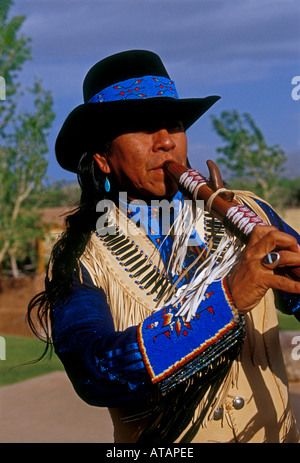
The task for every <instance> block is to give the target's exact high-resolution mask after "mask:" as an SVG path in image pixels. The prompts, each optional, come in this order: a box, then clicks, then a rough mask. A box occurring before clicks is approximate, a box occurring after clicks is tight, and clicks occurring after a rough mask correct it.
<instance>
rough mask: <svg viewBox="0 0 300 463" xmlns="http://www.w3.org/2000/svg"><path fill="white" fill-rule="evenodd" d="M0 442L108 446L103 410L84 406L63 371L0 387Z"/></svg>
mask: <svg viewBox="0 0 300 463" xmlns="http://www.w3.org/2000/svg"><path fill="white" fill-rule="evenodd" d="M0 416H1V420H0V443H94V442H95V443H103V442H104V443H111V442H113V427H112V423H111V419H110V414H109V412H108V410H107V409H105V408H98V407H91V406H89V405H87V404H85V403H84V402H83V401H82V400H81V399H80V398H79V397H78V396H77V395H76V393H75V391H74V389H73V387H72V385H71V383H70V381H69V379H68V378H67V376H66V374H65V373H64V372H61V371H60V372H58V371H57V372H54V373H50V374H48V375H44V376H40V377H38V378H34V379H28V380H26V381H23V382H21V383H16V384H13V385H10V386H3V387H1V388H0Z"/></svg>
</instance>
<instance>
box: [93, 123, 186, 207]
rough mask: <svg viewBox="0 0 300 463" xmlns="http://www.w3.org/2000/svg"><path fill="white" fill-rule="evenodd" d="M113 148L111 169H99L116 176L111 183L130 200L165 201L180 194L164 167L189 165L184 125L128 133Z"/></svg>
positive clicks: (159, 126) (159, 125)
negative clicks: (176, 163) (168, 164)
mask: <svg viewBox="0 0 300 463" xmlns="http://www.w3.org/2000/svg"><path fill="white" fill-rule="evenodd" d="M111 148H112V151H111V154H110V155H109V156H108V157H107V158H106V161H107V165H106V166H104V167H103V164H101V165H100V164H99V162H98V165H99V167H100V168H101V170H102V171H103V172H105V173H106V174H110V173H111V174H112V176H111V181H116V182H117V183H118V184H119V190H120V191H127V195H128V198H129V199H143V198H145V199H147V198H149V199H150V198H162V197H168V196H172V195H174V194H175V193H176V192H177V190H178V186H177V185H176V183H175V182H174V180H173V179H170V177H168V175H167V174H166V173H165V172H164V170H163V168H162V166H163V164H164V162H165V161H170V160H173V161H176V162H178V163H180V164H182V165H184V166H185V165H186V157H187V138H186V135H185V132H184V129H183V126H182V123H181V122H178V121H175V122H174V121H170V122H164V123H160V124H158V125H156V126H154V127H152V128H147V130H144V129H143V130H139V131H136V132H130V133H124V134H122V135H119V136H118V137H116V138H115V139H114V140H113V142H112V146H111ZM96 156H97V155H96ZM95 159H96V161H97V158H95Z"/></svg>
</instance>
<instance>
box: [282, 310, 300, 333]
mask: <svg viewBox="0 0 300 463" xmlns="http://www.w3.org/2000/svg"><path fill="white" fill-rule="evenodd" d="M277 316H278V324H279V329H280V330H282V331H300V322H299V321H298V320H297V319H296V318H295V317H294V315H285V314H283V313H281V312H279V311H278V312H277Z"/></svg>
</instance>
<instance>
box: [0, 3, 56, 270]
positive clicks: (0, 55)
mask: <svg viewBox="0 0 300 463" xmlns="http://www.w3.org/2000/svg"><path fill="white" fill-rule="evenodd" d="M11 5H12V1H11V0H3V1H1V2H0V18H1V26H0V37H1V43H2V48H1V50H0V75H2V76H3V77H4V79H5V83H6V100H5V101H2V102H1V105H2V106H1V110H0V265H1V264H2V263H3V261H4V260H5V259H9V261H10V265H11V269H12V271H13V274H14V276H18V266H17V260H18V259H24V256H25V255H26V253H28V249H29V248H30V247H31V246H32V243H33V241H34V239H35V238H37V237H38V236H41V234H42V228H41V224H40V223H39V215H38V212H37V206H38V204H37V203H35V204H34V203H33V201H32V199H31V197H32V196H35V197H37V195H36V192H37V191H38V190H40V189H41V188H42V181H43V178H44V177H45V174H46V169H47V165H48V162H47V158H46V155H47V153H48V146H47V135H48V131H49V129H50V127H51V124H52V121H53V119H54V113H53V111H52V104H53V102H52V97H51V94H50V92H49V91H45V90H44V89H43V88H42V83H41V81H39V80H36V81H35V82H34V83H33V85H32V87H31V88H29V89H25V90H23V91H22V92H21V91H20V83H19V82H18V81H17V77H18V74H19V73H20V71H21V70H22V66H23V64H24V63H25V62H26V61H27V60H28V59H30V57H31V50H30V46H29V42H30V39H26V38H24V37H23V36H22V35H21V33H20V29H21V26H22V24H23V21H24V17H23V16H16V17H13V18H11V19H9V17H8V16H9V9H10V7H11ZM23 93H26V98H27V100H29V99H30V101H31V99H32V104H31V106H32V108H31V109H29V110H27V111H22V110H20V109H19V106H21V105H20V104H19V103H20V102H21V101H22V100H21V96H22V94H23ZM27 106H30V105H28V103H27ZM37 201H38V199H37Z"/></svg>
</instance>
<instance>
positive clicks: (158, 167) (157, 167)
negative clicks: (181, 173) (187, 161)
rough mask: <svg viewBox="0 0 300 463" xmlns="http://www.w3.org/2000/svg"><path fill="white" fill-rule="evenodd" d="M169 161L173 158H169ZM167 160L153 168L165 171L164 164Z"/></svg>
mask: <svg viewBox="0 0 300 463" xmlns="http://www.w3.org/2000/svg"><path fill="white" fill-rule="evenodd" d="M168 161H172V159H168ZM166 162H167V161H164V162H161V163H160V164H158V165H157V166H156V167H153V168H152V169H151V170H155V171H157V172H164V165H165V163H166Z"/></svg>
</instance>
